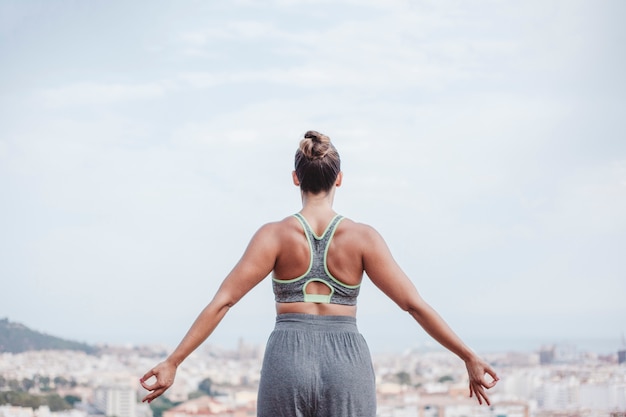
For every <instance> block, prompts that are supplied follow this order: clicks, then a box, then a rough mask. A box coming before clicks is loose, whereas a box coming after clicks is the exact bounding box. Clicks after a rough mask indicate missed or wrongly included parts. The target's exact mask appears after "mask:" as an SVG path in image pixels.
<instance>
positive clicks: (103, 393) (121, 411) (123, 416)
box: [93, 385, 137, 417]
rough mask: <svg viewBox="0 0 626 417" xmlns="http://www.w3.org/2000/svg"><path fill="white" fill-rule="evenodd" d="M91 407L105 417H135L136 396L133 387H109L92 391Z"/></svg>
mask: <svg viewBox="0 0 626 417" xmlns="http://www.w3.org/2000/svg"><path fill="white" fill-rule="evenodd" d="M93 396H94V398H93V405H94V407H95V408H96V409H97V410H98V411H100V412H102V413H104V415H105V416H107V417H137V410H136V409H137V394H136V391H135V389H134V388H133V387H130V386H126V385H109V386H102V387H99V388H96V389H95V390H94V395H93Z"/></svg>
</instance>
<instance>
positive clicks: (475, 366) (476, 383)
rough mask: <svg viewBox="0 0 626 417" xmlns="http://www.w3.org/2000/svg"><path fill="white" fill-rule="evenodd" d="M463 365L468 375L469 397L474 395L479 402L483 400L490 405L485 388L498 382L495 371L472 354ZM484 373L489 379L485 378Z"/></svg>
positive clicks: (491, 386)
mask: <svg viewBox="0 0 626 417" xmlns="http://www.w3.org/2000/svg"><path fill="white" fill-rule="evenodd" d="M465 367H466V368H467V375H468V377H469V391H470V397H475V398H476V399H477V400H478V403H479V404H482V403H483V401H484V402H485V403H487V405H491V403H490V402H489V397H488V396H487V393H486V392H485V390H486V389H489V388H493V387H494V386H495V385H496V383H497V382H498V380H499V378H498V375H497V374H496V371H494V370H493V368H492V367H491V366H489V365H488V364H487V363H486V362H485V361H483V360H482V359H480V358H478V357H477V356H473V357H472V358H470V359H469V360H467V361H466V362H465ZM485 375H489V376H490V377H491V381H489V380H488V379H487V378H485Z"/></svg>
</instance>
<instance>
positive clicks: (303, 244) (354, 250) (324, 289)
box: [273, 212, 367, 316]
mask: <svg viewBox="0 0 626 417" xmlns="http://www.w3.org/2000/svg"><path fill="white" fill-rule="evenodd" d="M334 217H335V213H330V212H329V213H323V214H318V215H315V214H314V213H308V217H305V215H302V218H303V223H306V224H308V225H309V226H310V228H311V231H312V232H313V234H315V236H316V237H318V238H319V237H321V236H322V235H324V233H325V232H328V233H332V232H333V231H332V230H327V228H328V227H329V225H330V223H331V221H332V220H333V218H334ZM303 223H302V222H301V221H299V220H298V219H297V218H296V217H295V216H290V217H287V218H286V219H284V220H282V221H280V222H277V223H275V224H274V225H273V229H274V232H275V233H277V234H278V236H277V237H278V241H279V242H280V243H279V250H278V256H277V257H276V263H275V265H274V271H273V278H274V280H277V281H279V282H280V281H290V280H294V279H296V278H299V277H302V276H303V275H305V273H306V272H307V271H308V270H309V267H310V265H311V256H313V252H312V250H311V246H310V243H309V240H308V239H307V236H306V234H305V229H304V227H305V226H304V224H303ZM366 235H367V228H366V226H364V225H361V224H359V223H355V222H353V221H352V220H350V219H346V218H343V219H341V221H340V222H339V223H338V224H337V226H336V228H335V230H334V233H332V236H331V239H330V240H329V244H328V249H327V251H326V266H327V268H328V272H329V273H330V275H331V276H332V277H333V278H335V279H336V280H337V281H339V284H338V285H340V286H345V287H348V288H353V287H358V286H359V285H360V284H361V281H362V279H363V270H364V268H363V245H364V242H365V241H366V239H365V237H366ZM279 285H280V284H279ZM304 291H305V293H306V294H320V295H328V294H329V293H330V291H332V290H331V289H330V288H329V286H328V285H327V284H325V283H322V282H317V281H313V282H309V283H308V284H306V286H305V287H304ZM277 310H278V312H279V313H296V312H298V313H307V314H321V315H331V314H332V315H351V316H353V315H355V313H356V308H355V306H353V305H341V304H336V303H332V302H331V303H308V302H290V303H282V302H278V303H277Z"/></svg>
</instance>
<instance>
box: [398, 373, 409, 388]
mask: <svg viewBox="0 0 626 417" xmlns="http://www.w3.org/2000/svg"><path fill="white" fill-rule="evenodd" d="M396 380H397V381H398V384H400V385H411V375H409V373H408V372H406V371H400V372H398V373H397V374H396Z"/></svg>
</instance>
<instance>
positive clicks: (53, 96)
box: [37, 82, 172, 107]
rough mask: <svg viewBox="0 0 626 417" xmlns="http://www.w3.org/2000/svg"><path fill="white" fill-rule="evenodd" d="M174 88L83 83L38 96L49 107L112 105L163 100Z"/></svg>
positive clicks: (51, 90)
mask: <svg viewBox="0 0 626 417" xmlns="http://www.w3.org/2000/svg"><path fill="white" fill-rule="evenodd" d="M171 88H172V86H171V85H170V84H168V83H159V82H154V83H135V84H121V83H98V82H81V83H74V84H69V85H64V86H61V87H55V88H47V89H45V90H43V91H41V92H40V93H38V94H37V99H41V101H42V102H43V104H44V105H45V106H48V107H66V106H93V105H110V104H114V103H119V102H124V101H133V100H151V99H156V98H162V97H163V96H165V94H166V93H167V92H168V90H170V89H171Z"/></svg>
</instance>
